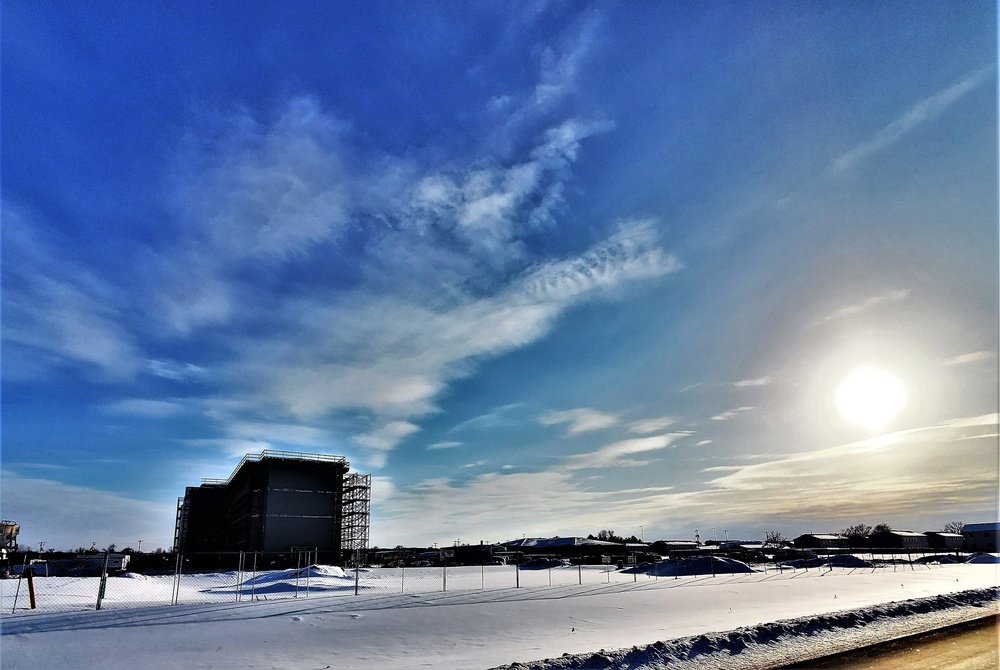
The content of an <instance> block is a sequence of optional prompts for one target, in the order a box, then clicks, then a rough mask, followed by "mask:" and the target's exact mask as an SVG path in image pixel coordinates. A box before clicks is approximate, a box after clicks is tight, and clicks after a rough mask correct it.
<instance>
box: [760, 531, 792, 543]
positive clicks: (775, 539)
mask: <svg viewBox="0 0 1000 670" xmlns="http://www.w3.org/2000/svg"><path fill="white" fill-rule="evenodd" d="M787 541H788V538H786V537H785V536H784V535H782V534H781V533H779V532H778V531H776V530H769V531H767V533H765V534H764V544H773V545H775V546H776V547H780V546H781V545H783V544H784V543H785V542H787Z"/></svg>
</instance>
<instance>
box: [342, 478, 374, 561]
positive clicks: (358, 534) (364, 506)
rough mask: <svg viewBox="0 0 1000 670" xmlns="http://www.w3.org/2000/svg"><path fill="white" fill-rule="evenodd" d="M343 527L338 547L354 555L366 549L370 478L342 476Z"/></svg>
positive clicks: (370, 507) (369, 511) (370, 496)
mask: <svg viewBox="0 0 1000 670" xmlns="http://www.w3.org/2000/svg"><path fill="white" fill-rule="evenodd" d="M341 509H342V510H343V517H342V518H343V525H342V526H341V534H340V538H341V540H340V546H341V550H342V551H344V552H350V553H354V552H355V551H362V550H364V549H367V548H368V527H369V525H370V523H371V509H372V476H371V475H363V474H360V473H357V472H352V473H348V474H347V475H345V476H344V498H343V505H342V506H341Z"/></svg>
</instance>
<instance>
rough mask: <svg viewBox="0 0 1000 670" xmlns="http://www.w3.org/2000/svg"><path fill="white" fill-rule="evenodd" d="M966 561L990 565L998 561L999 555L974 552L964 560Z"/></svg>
mask: <svg viewBox="0 0 1000 670" xmlns="http://www.w3.org/2000/svg"><path fill="white" fill-rule="evenodd" d="M966 563H976V564H987V565H992V564H995V563H1000V556H997V555H996V554H976V555H975V556H973V557H972V558H970V559H969V560H968V561H966Z"/></svg>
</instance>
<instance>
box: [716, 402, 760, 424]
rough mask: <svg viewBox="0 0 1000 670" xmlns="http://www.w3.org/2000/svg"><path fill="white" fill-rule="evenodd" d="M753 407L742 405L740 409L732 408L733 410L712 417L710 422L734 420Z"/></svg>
mask: <svg viewBox="0 0 1000 670" xmlns="http://www.w3.org/2000/svg"><path fill="white" fill-rule="evenodd" d="M752 409H753V407H750V406H748V405H743V406H742V407H734V408H733V409H730V410H726V411H725V412H720V413H718V414H716V415H715V416H713V417H712V421H729V420H730V419H735V418H736V417H738V416H739V415H740V414H742V413H744V412H749V411H750V410H752Z"/></svg>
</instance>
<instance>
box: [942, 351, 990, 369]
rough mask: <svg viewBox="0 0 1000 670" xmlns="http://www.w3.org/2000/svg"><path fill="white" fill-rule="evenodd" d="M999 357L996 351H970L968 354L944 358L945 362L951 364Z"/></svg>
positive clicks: (963, 363) (976, 361)
mask: <svg viewBox="0 0 1000 670" xmlns="http://www.w3.org/2000/svg"><path fill="white" fill-rule="evenodd" d="M996 357H997V355H996V352H995V351H970V352H969V353H967V354H959V355H957V356H951V357H950V358H946V359H944V361H943V362H944V364H945V365H949V366H955V365H968V364H970V363H979V362H982V361H991V360H993V359H995V358H996Z"/></svg>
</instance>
